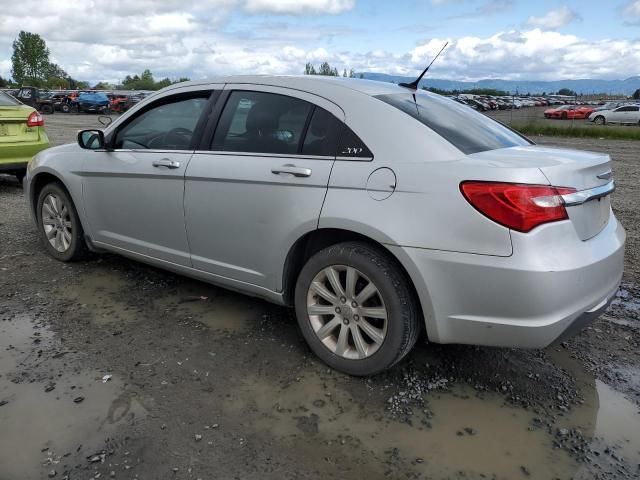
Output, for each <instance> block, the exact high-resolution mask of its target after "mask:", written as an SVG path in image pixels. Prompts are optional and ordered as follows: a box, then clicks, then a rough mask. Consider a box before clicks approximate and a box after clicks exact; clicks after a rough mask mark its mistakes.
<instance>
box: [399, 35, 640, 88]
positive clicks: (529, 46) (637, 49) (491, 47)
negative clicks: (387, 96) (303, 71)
mask: <svg viewBox="0 0 640 480" xmlns="http://www.w3.org/2000/svg"><path fill="white" fill-rule="evenodd" d="M447 40H448V41H449V42H450V43H449V47H448V48H447V50H445V52H444V54H443V55H442V57H440V59H439V60H438V61H437V62H436V63H435V64H434V66H433V67H432V72H431V76H432V77H438V78H442V77H446V78H455V79H459V80H465V79H466V80H477V79H480V78H504V79H514V80H517V79H527V80H536V79H538V80H556V79H560V78H599V77H609V78H624V77H628V76H632V75H637V74H638V73H639V72H638V65H640V42H638V41H636V42H633V41H629V40H599V41H587V40H585V39H582V38H579V37H577V36H574V35H564V34H561V33H558V32H553V31H546V30H541V29H538V28H536V29H532V30H528V31H522V32H520V31H515V30H514V31H508V32H500V33H497V34H495V35H492V36H489V37H475V36H467V37H461V38H458V39H446V38H437V39H432V40H430V41H429V42H426V43H424V44H422V45H419V46H417V47H416V48H414V49H413V50H412V51H411V52H410V53H411V56H410V58H409V65H410V66H412V67H413V68H412V69H411V70H410V71H411V74H413V73H415V72H416V71H419V69H420V68H421V67H423V66H424V65H426V64H428V63H429V61H431V58H433V56H434V55H435V54H436V53H437V52H438V50H439V49H440V48H441V47H442V45H443V44H444V42H445V41H447ZM399 73H400V72H399Z"/></svg>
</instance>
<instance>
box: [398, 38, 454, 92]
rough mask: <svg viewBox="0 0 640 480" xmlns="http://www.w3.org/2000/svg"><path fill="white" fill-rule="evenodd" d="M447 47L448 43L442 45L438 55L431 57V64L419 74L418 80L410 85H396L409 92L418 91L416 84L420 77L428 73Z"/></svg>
mask: <svg viewBox="0 0 640 480" xmlns="http://www.w3.org/2000/svg"><path fill="white" fill-rule="evenodd" d="M447 45H449V42H447V43H445V44H444V46H443V47H442V48H441V49H440V51H439V52H438V54H437V55H436V56H435V57H433V60H431V63H430V64H429V65H427V68H425V69H424V71H423V72H422V73H421V74H420V76H419V77H418V78H416V79H415V80H414V81H413V82H411V83H399V84H398V85H399V86H401V87H405V88H410V89H411V90H417V89H418V83H420V80H422V77H424V75H425V74H426V73H427V72H428V71H429V67H431V65H433V62H435V61H436V59H437V58H438V57H439V56H440V54H441V53H442V52H443V51H444V49H445V48H447Z"/></svg>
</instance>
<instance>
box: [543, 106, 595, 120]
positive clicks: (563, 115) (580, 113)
mask: <svg viewBox="0 0 640 480" xmlns="http://www.w3.org/2000/svg"><path fill="white" fill-rule="evenodd" d="M591 112H593V108H591V107H580V106H578V105H562V106H560V107H558V108H549V109H547V110H545V111H544V116H545V118H559V119H562V120H567V119H581V120H582V119H585V118H588V117H589V114H590V113H591Z"/></svg>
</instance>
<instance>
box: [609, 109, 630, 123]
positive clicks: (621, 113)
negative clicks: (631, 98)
mask: <svg viewBox="0 0 640 480" xmlns="http://www.w3.org/2000/svg"><path fill="white" fill-rule="evenodd" d="M626 108H627V107H618V108H616V109H614V110H613V111H612V112H611V113H609V115H607V123H622V122H624V118H625V110H626Z"/></svg>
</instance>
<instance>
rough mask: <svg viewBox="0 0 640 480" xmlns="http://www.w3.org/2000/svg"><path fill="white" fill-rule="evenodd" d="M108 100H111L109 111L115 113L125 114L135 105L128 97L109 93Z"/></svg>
mask: <svg viewBox="0 0 640 480" xmlns="http://www.w3.org/2000/svg"><path fill="white" fill-rule="evenodd" d="M107 98H108V99H109V110H110V111H112V112H114V113H124V112H126V111H127V110H129V108H131V106H132V105H133V103H132V102H131V98H130V97H129V96H128V95H121V94H115V93H107Z"/></svg>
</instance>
